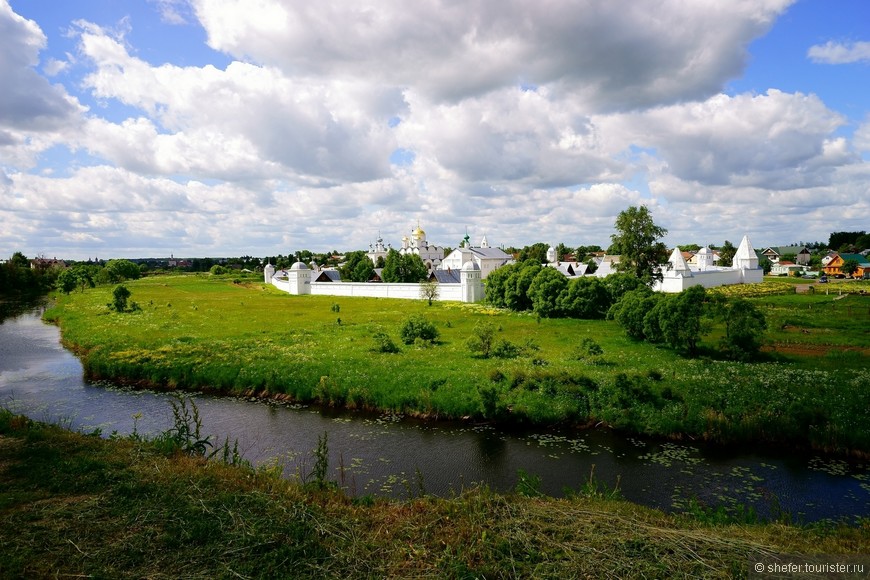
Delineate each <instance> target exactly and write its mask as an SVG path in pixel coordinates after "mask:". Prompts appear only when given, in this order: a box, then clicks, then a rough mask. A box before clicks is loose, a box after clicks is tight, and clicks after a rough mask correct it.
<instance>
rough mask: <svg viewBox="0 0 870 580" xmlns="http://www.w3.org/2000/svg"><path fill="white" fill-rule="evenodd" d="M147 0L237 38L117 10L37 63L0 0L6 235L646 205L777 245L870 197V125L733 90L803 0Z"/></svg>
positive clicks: (174, 18)
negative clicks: (164, 28)
mask: <svg viewBox="0 0 870 580" xmlns="http://www.w3.org/2000/svg"><path fill="white" fill-rule="evenodd" d="M150 2H151V4H152V7H153V8H154V9H155V10H156V11H157V12H158V13H159V14H160V15H161V19H162V20H163V22H165V23H169V24H184V23H185V22H186V23H187V24H188V25H190V24H196V23H197V22H198V23H199V24H201V25H202V26H203V28H204V30H205V32H206V34H207V38H208V43H209V45H210V46H211V47H212V48H214V49H216V50H219V51H222V52H224V53H225V54H227V55H229V56H230V57H231V58H232V60H231V61H230V62H229V63H228V64H223V62H222V64H221V65H220V67H217V66H212V65H206V66H179V65H177V64H174V63H173V62H168V63H165V64H162V65H159V66H156V65H153V64H151V63H149V62H147V61H146V60H143V59H141V58H139V57H137V55H138V54H140V51H144V50H145V49H146V48H147V47H146V46H133V45H132V44H131V39H133V38H136V39H138V40H139V41H140V42H141V41H142V40H141V39H142V38H145V37H144V36H143V35H133V34H129V33H130V30H131V28H130V27H131V26H136V25H138V24H139V22H137V21H133V20H129V19H122V20H121V22H120V24H118V25H117V28H116V29H108V28H106V27H103V26H99V25H97V24H95V23H92V22H87V21H81V20H80V21H77V22H75V23H74V24H73V27H72V30H73V31H74V35H75V40H76V43H77V52H76V53H75V55H74V56H71V55H69V54H67V55H66V57H65V58H63V57H61V56H60V55H58V54H55V55H54V56H55V57H57V58H63V60H55V59H52V58H47V59H46V60H45V61H44V62H43V63H40V60H39V57H40V54H41V53H40V51H42V50H43V48H44V47H45V46H46V42H47V40H46V37H45V36H44V34H43V33H42V31H41V30H40V29H39V27H38V26H37V25H36V24H35V23H33V22H31V21H28V20H26V19H23V18H21V17H19V16H17V15H15V14H14V13H12V11H11V9H10V8H9V7H8V4H7V3H6V0H0V48H2V49H3V50H4V53H3V54H4V55H6V54H9V55H11V56H10V58H9V59H6V60H3V61H2V62H0V75H2V77H0V79H2V80H3V81H6V80H7V79H8V80H9V82H8V83H7V82H4V84H3V86H4V87H6V86H15V87H19V86H20V87H23V88H22V92H21V94H20V95H19V96H18V97H15V94H17V93H16V91H17V89H16V91H12V96H10V95H9V94H6V93H0V164H2V165H3V166H4V167H5V168H6V170H5V172H4V173H3V174H2V175H0V178H3V177H4V176H5V179H0V220H2V223H3V224H4V227H5V226H7V224H8V227H9V228H11V229H12V230H14V232H8V231H7V232H0V246H2V247H7V246H10V247H16V249H17V247H19V246H17V245H18V244H19V243H21V242H26V243H29V244H30V245H31V246H33V245H36V246H35V247H36V249H38V250H39V251H40V252H46V253H50V254H51V253H56V252H57V250H56V249H55V250H52V248H60V249H65V250H67V251H69V252H73V253H74V252H76V251H78V252H79V255H82V254H84V255H91V254H93V251H94V250H95V249H100V252H101V253H102V254H104V255H109V254H112V255H120V254H122V253H123V254H124V255H128V256H136V255H140V256H141V255H152V254H155V253H160V252H162V251H165V254H169V253H175V255H177V256H178V255H216V254H233V253H258V252H259V253H270V254H274V253H287V252H288V251H291V250H298V249H300V248H303V247H307V248H311V249H320V250H325V249H330V250H331V249H338V250H349V249H355V248H361V247H367V245H368V243H369V242H372V241H374V239H375V238H376V237H377V235H378V232H379V231H380V233H381V234H382V235H383V237H384V239H385V240H386V241H387V242H393V243H394V244H397V243H399V240H400V239H401V236H402V235H404V234H406V233H407V231H408V230H409V229H410V228H412V227H414V226H415V225H416V222H417V220H418V219H419V220H420V222H421V225H423V227H424V228H425V229H426V230H427V232H428V234H429V239H430V240H431V241H433V242H436V243H439V244H446V245H451V246H455V245H456V244H457V243H459V241H460V240H461V239H462V237H463V236H464V235H465V231H466V228H468V231H469V233H470V234H471V236H472V239H474V240H475V241H477V240H479V239H480V237H481V236H482V235H483V234H484V233H486V234H487V237H488V239H489V241H490V242H491V243H494V244H506V245H520V246H521V245H523V244H525V243H531V242H534V241H547V242H549V243H558V242H565V243H568V244H580V243H583V244H590V243H597V244H604V245H606V244H607V243H608V242H609V239H610V234H611V233H612V231H613V223H614V219H615V217H616V215H617V214H618V213H619V212H620V211H622V210H624V209H625V208H626V207H628V206H630V205H638V204H644V205H647V206H648V207H650V209H651V210H652V211H653V214H654V217H655V219H656V221H657V223H661V225H663V226H664V227H666V228H668V230H669V231H670V232H671V233H670V235H669V237H668V241H669V243H688V242H698V243H721V241H723V240H724V239H730V240H731V241H732V242H734V243H736V242H737V241H739V238H740V236H741V235H742V234H743V233H752V232H763V237H762V238H760V239H758V238H756V237H753V242H755V243H757V244H764V243H768V244H774V243H787V242H790V241H797V240H793V239H791V237H792V236H791V235H790V234H789V232H793V231H796V230H795V224H796V223H800V224H801V225H800V231H801V232H802V233H805V234H806V237H807V239H824V238H826V237H827V233H828V232H827V231H826V230H827V229H829V228H830V219H829V218H827V217H825V216H824V212H823V211H822V210H820V209H819V206H820V205H821V204H824V205H828V204H831V203H836V204H838V205H841V206H848V207H852V208H858V209H861V210H862V211H863V214H861V215H866V213H867V211H866V210H867V209H868V208H867V207H866V206H867V202H866V201H864V197H865V192H864V190H863V187H861V186H859V185H856V184H859V183H866V181H867V178H868V177H870V176H868V175H866V173H867V172H868V170H867V166H868V164H867V163H866V162H864V161H862V159H861V153H866V152H867V151H870V129H868V127H870V123H868V122H867V121H866V120H865V122H864V125H862V126H860V127H859V128H858V129H857V130H856V131H855V132H854V135H849V134H848V128H849V125H850V121H849V120H848V119H846V118H845V117H844V116H843V115H841V114H839V113H837V112H835V111H832V110H831V109H829V108H828V107H827V106H826V105H825V103H824V102H822V100H821V99H820V98H819V97H817V96H815V95H813V94H801V93H786V92H782V91H779V90H776V89H770V90H768V91H767V92H766V93H763V94H736V95H726V94H723V87H724V86H725V85H726V83H728V82H729V80H731V79H733V78H735V77H737V76H739V75H740V74H741V72H742V71H743V69H744V67H745V66H746V63H747V47H748V46H749V44H750V43H751V42H752V41H753V40H754V39H756V38H758V37H759V36H761V35H763V34H764V33H765V31H766V30H768V28H769V27H770V26H771V24H772V23H773V22H774V20H775V19H776V18H777V17H778V16H780V15H781V14H782V13H783V12H784V11H785V10H786V9H787V8H788V7H789V6H790V5H791V4H792V3H793V0H733V1H730V2H720V1H718V0H699V1H696V2H691V3H686V2H682V1H677V0H662V1H660V2H657V3H655V6H654V7H651V5H650V4H649V3H636V2H630V3H626V2H622V3H618V2H612V1H610V0H568V1H565V2H556V3H546V4H540V3H538V4H535V3H529V2H522V1H520V0H507V1H502V2H495V1H494V0H481V1H479V2H474V3H464V4H463V3H445V2H443V1H440V0H421V1H420V2H414V3H411V4H408V3H401V2H399V1H398V0H379V1H378V2H376V3H374V4H372V3H369V4H352V3H351V4H348V3H347V2H339V1H338V0H322V1H321V2H316V3H311V2H309V3H302V2H279V1H277V0H191V1H190V2H189V3H188V2H182V1H180V0H150ZM155 20H156V19H155ZM137 32H138V31H137ZM847 48H849V50H851V51H852V52H853V53H854V52H855V45H853V46H850V47H847ZM38 71H41V72H42V74H43V75H46V76H47V77H51V76H52V75H58V77H57V78H58V79H61V80H64V81H68V82H70V83H73V82H74V83H75V87H76V89H77V90H82V91H84V92H85V93H88V94H87V95H86V96H88V97H92V98H93V99H94V100H95V101H96V102H97V103H98V106H95V107H94V108H93V110H91V111H88V112H86V113H83V112H82V109H81V108H80V106H79V105H78V104H77V103H76V102H75V101H74V100H73V99H71V98H70V97H69V96H68V94H67V93H66V92H65V89H64V88H63V87H62V86H60V85H52V84H51V83H50V82H49V81H48V80H47V78H46V77H45V76H40V73H39V72H38ZM61 73H63V74H61ZM10 83H12V84H10ZM15 83H17V84H15ZM70 86H72V85H70ZM25 89H26V91H29V92H27V93H26V92H24V91H25ZM30 93H32V94H33V95H36V98H33V99H32V100H33V102H32V103H27V104H28V105H29V106H31V107H32V109H33V110H32V111H30V112H28V109H27V107H26V106H24V104H22V103H23V97H22V96H21V95H24V94H30ZM16 98H17V99H18V101H16V100H15V99H16ZM82 98H84V97H82ZM16 103H17V104H16ZM116 105H120V106H116ZM4 106H5V107H6V109H4V108H3V107H4ZM16 107H18V108H16ZM7 110H8V111H12V110H14V111H15V113H14V114H13V113H11V112H9V113H4V111H7ZM39 111H44V114H43V113H39ZM107 111H111V114H109V113H108V112H107ZM14 123H17V124H14ZM58 144H61V145H60V146H59V147H58V146H57V145H58ZM53 146H54V147H56V149H54V150H52V149H51V148H52V147H53ZM66 149H69V151H66ZM47 151H48V152H49V153H46V152H47ZM70 151H71V152H72V154H71V155H70ZM85 152H86V153H87V154H89V155H86V154H85ZM397 152H399V153H397ZM51 155H57V156H63V155H67V156H72V157H73V158H74V161H73V162H71V163H69V164H67V166H66V167H60V168H59V169H58V170H57V171H52V170H53V169H54V167H53V166H52V165H51V164H50V163H48V162H47V159H48V158H49V157H50V156H51ZM391 159H392V160H393V161H394V162H393V163H391ZM838 227H841V228H843V229H848V227H849V224H848V222H844V223H843V224H842V225H840V226H838ZM699 236H704V237H705V238H704V239H703V240H702V239H699ZM781 236H782V237H781ZM57 253H60V252H57Z"/></svg>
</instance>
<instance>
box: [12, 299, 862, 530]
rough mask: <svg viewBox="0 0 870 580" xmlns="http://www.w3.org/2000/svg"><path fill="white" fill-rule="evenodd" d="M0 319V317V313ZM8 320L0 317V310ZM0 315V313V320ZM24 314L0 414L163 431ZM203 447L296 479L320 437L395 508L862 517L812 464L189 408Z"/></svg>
mask: <svg viewBox="0 0 870 580" xmlns="http://www.w3.org/2000/svg"><path fill="white" fill-rule="evenodd" d="M0 306H2V305H0ZM7 310H8V308H7ZM3 311H4V309H3V308H2V307H0V314H2V313H3ZM41 313H42V310H41V308H39V307H37V308H35V309H29V310H28V309H25V310H24V311H23V313H13V315H12V316H11V317H10V318H7V319H6V320H5V321H3V322H2V323H0V405H3V406H5V407H7V408H10V409H12V410H14V411H15V412H19V413H24V414H26V415H28V416H30V417H32V418H34V419H37V420H43V421H50V422H60V423H62V424H65V425H68V426H69V427H70V428H72V429H74V430H81V431H83V432H93V431H94V430H96V429H100V430H101V432H102V433H103V435H109V434H111V433H112V432H117V433H119V434H121V435H125V434H128V433H131V432H132V431H133V429H134V428H135V429H136V430H137V431H138V432H139V433H142V434H148V435H154V434H156V433H159V432H160V431H162V430H165V429H167V428H169V427H170V426H171V425H172V412H171V406H170V402H169V401H170V397H171V395H169V394H167V393H160V392H152V391H143V390H131V389H127V388H120V387H116V386H113V385H111V384H89V383H86V382H84V381H83V379H82V367H81V364H80V362H79V360H78V359H77V358H76V357H75V356H73V355H72V354H71V353H70V352H68V351H67V350H65V349H64V348H63V347H62V346H61V345H60V342H59V331H58V329H57V328H56V327H54V326H51V325H48V324H44V323H43V322H42V321H41V320H40V316H41ZM192 398H193V400H194V401H195V402H196V405H197V406H198V408H199V411H200V415H201V417H202V419H203V430H204V432H205V433H207V434H209V435H212V437H213V441H215V442H217V443H219V444H220V443H222V442H223V441H224V440H225V439H226V438H229V440H230V442H233V441H234V440H238V443H239V449H240V451H241V452H242V453H243V455H244V457H245V458H246V459H248V460H250V461H253V462H255V463H257V464H261V465H262V464H272V465H278V466H280V467H281V468H282V469H283V470H284V473H285V474H286V475H287V476H290V477H293V476H300V475H301V476H303V477H304V476H306V475H307V474H310V472H311V468H312V466H313V463H314V461H313V458H312V454H311V452H312V450H313V449H314V448H315V447H316V445H317V440H318V437H320V436H322V435H323V434H324V433H328V437H329V449H330V467H331V474H330V475H331V477H332V478H333V479H335V480H336V481H340V482H341V484H342V485H343V486H344V487H345V488H346V489H347V490H348V491H349V492H350V493H352V494H355V495H363V494H374V495H389V496H394V497H407V496H410V495H414V494H417V493H419V490H420V485H421V483H422V487H423V488H424V489H425V491H426V492H427V493H433V494H437V495H442V496H449V495H451V494H455V493H460V492H461V491H462V490H463V489H464V488H467V487H469V486H472V485H474V484H476V483H484V484H486V485H489V486H490V487H492V488H493V489H496V490H502V491H504V490H509V489H513V488H514V487H515V486H516V484H517V480H518V475H517V474H518V471H519V470H524V471H525V472H526V473H528V474H532V475H534V476H538V477H540V478H541V491H543V492H544V493H547V494H550V495H556V496H558V495H562V494H563V493H564V491H565V488H566V487H567V488H571V489H575V490H576V489H579V488H580V487H581V486H582V485H583V484H584V483H585V482H586V481H587V480H588V479H589V477H590V475H591V474H593V473H594V476H595V478H596V480H597V481H599V482H600V483H602V484H604V485H606V486H608V487H610V488H613V487H617V486H618V487H619V490H620V492H621V494H622V496H623V497H624V498H626V499H628V500H630V501H633V502H637V503H640V504H644V505H649V506H653V507H658V508H662V509H664V510H666V511H676V512H680V511H684V510H686V509H687V508H688V506H689V503H690V502H691V501H697V502H698V503H700V504H701V505H705V506H724V507H726V508H728V509H732V510H733V509H737V506H744V505H745V506H752V507H753V508H754V509H755V510H756V511H757V512H758V514H759V515H761V516H764V517H770V516H776V515H777V514H779V513H781V512H786V513H789V514H791V516H792V518H793V519H797V520H803V521H817V520H822V519H831V520H838V521H839V520H844V521H847V522H850V523H854V522H856V521H857V520H858V519H859V518H863V517H868V516H870V465H868V464H867V463H866V462H847V461H843V460H841V459H832V458H825V457H821V456H818V455H813V454H809V455H803V454H788V453H780V454H773V453H767V454H765V453H759V452H753V451H747V450H735V449H727V450H725V449H721V448H712V447H705V446H702V445H699V444H695V443H669V442H661V441H654V440H648V439H644V438H641V437H632V436H626V435H621V434H615V433H613V432H611V431H609V430H606V429H594V430H587V431H557V430H546V429H538V430H526V431H505V430H500V429H495V428H492V427H490V426H486V425H469V424H463V423H442V422H438V423H435V422H423V421H417V420H411V419H408V418H404V417H400V416H393V415H371V414H360V413H348V412H336V411H332V410H321V409H316V408H312V407H306V406H291V405H283V404H275V403H270V402H265V401H260V400H242V399H235V398H226V397H212V396H207V395H201V394H196V395H193V396H192Z"/></svg>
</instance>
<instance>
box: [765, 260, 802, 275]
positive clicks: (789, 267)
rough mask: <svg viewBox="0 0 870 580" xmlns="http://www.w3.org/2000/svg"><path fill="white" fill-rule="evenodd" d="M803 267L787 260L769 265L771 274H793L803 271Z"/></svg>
mask: <svg viewBox="0 0 870 580" xmlns="http://www.w3.org/2000/svg"><path fill="white" fill-rule="evenodd" d="M804 269H805V268H804V267H803V266H801V265H800V264H795V263H794V262H789V261H788V260H780V261H779V262H776V263H775V264H773V265H771V267H770V274H771V275H772V276H794V275H796V274H799V273H801V272H803V271H804Z"/></svg>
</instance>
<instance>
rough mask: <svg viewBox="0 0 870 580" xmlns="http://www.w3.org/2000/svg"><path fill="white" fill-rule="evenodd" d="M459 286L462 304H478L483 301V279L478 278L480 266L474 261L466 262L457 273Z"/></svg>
mask: <svg viewBox="0 0 870 580" xmlns="http://www.w3.org/2000/svg"><path fill="white" fill-rule="evenodd" d="M459 285H460V287H461V288H462V301H463V302H480V301H481V300H483V279H482V278H481V277H480V266H478V265H477V262H475V261H474V260H468V261H467V262H465V263H464V264H463V265H462V270H460V271H459Z"/></svg>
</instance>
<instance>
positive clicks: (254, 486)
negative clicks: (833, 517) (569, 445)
mask: <svg viewBox="0 0 870 580" xmlns="http://www.w3.org/2000/svg"><path fill="white" fill-rule="evenodd" d="M0 482H2V484H3V485H2V486H0V513H2V522H3V525H0V577H3V578H56V577H77V578H84V577H98V578H191V577H197V578H229V577H242V578H271V577H279V578H417V577H426V578H637V577H649V578H733V577H746V576H747V575H748V570H749V565H750V564H749V559H750V558H754V559H761V558H764V557H768V556H771V555H774V554H783V553H792V554H793V553H802V554H813V553H823V554H832V555H839V556H832V558H833V559H837V558H842V557H843V556H846V555H850V554H851V555H854V554H866V553H867V552H868V550H870V532H868V528H867V526H863V527H862V526H855V527H845V526H830V525H828V526H825V525H819V526H806V527H800V526H795V525H786V524H782V523H757V522H756V520H755V519H754V518H753V517H750V516H751V514H748V515H747V517H744V518H742V520H741V521H740V522H738V523H733V522H735V518H734V516H733V515H731V514H724V513H719V512H711V511H709V510H705V509H704V508H702V507H693V506H691V505H690V506H689V509H688V510H687V511H688V513H687V515H666V514H663V513H662V512H660V511H656V510H653V509H649V508H644V507H641V506H637V505H633V504H631V503H628V502H624V501H618V500H614V499H611V498H612V496H614V495H615V491H614V490H608V489H605V488H603V487H602V486H601V485H600V484H598V483H597V482H596V481H595V479H594V473H590V477H589V480H588V481H586V482H584V483H583V485H582V489H581V490H579V492H578V493H576V494H573V496H572V497H570V498H566V499H552V498H545V497H541V496H540V494H539V493H538V486H539V485H540V480H539V479H537V478H536V477H535V476H533V475H529V474H522V475H521V477H520V481H518V485H517V492H516V493H512V494H506V495H502V494H496V493H494V492H492V491H490V490H488V489H486V488H482V487H481V488H472V489H469V490H466V491H464V492H463V493H462V494H460V495H458V496H456V497H454V498H449V499H441V498H435V497H432V496H426V495H422V496H419V495H417V496H416V497H412V498H409V499H408V500H406V501H388V500H383V499H373V498H371V497H367V498H364V500H363V501H352V500H350V499H349V498H347V497H346V496H344V495H343V494H341V493H340V492H338V491H335V490H334V489H333V488H331V487H330V486H314V485H304V484H302V483H300V482H297V481H289V480H282V479H281V478H279V477H276V476H275V475H274V474H273V473H272V472H269V471H262V470H253V469H251V468H250V467H249V466H244V467H241V468H239V467H233V466H230V465H226V464H223V463H219V462H208V461H204V460H203V459H202V458H201V457H191V456H188V455H184V454H173V455H169V456H167V455H165V454H163V453H162V452H160V450H159V449H157V448H155V447H154V446H153V445H152V444H151V443H149V442H147V441H141V440H139V441H136V440H132V439H128V438H124V439H117V440H105V439H101V438H98V437H88V436H84V435H81V434H76V433H71V432H69V431H64V430H61V429H58V428H55V427H51V426H48V425H41V424H36V423H34V422H32V421H30V420H27V419H24V418H19V417H16V416H14V415H12V414H11V413H9V412H6V411H3V410H0ZM410 495H411V494H409V496H410ZM692 512H695V513H692Z"/></svg>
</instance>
